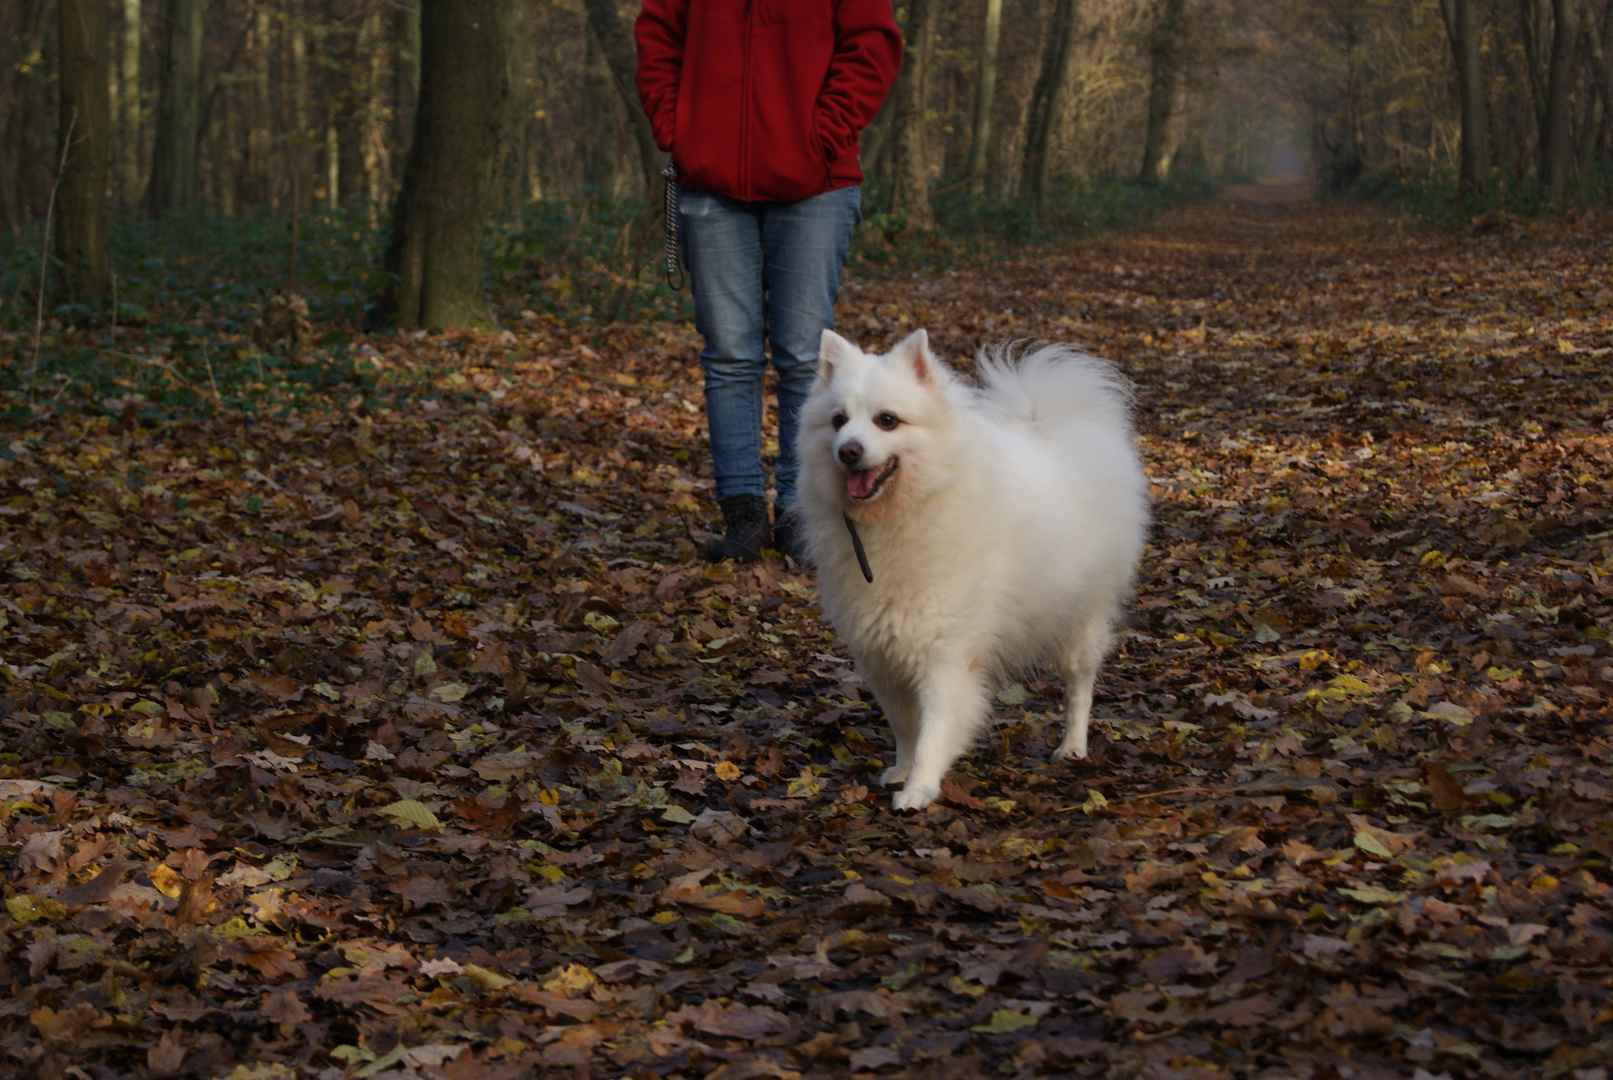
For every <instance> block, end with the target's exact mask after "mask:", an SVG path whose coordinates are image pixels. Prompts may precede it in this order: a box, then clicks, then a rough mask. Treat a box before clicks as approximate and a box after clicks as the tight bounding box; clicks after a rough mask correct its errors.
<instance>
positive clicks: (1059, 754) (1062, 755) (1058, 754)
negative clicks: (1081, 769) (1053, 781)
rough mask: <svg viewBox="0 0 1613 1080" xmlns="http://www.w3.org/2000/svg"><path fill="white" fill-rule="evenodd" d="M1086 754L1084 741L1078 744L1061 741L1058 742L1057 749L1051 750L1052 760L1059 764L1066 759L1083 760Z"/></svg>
mask: <svg viewBox="0 0 1613 1080" xmlns="http://www.w3.org/2000/svg"><path fill="white" fill-rule="evenodd" d="M1086 756H1087V746H1086V743H1085V742H1082V743H1080V744H1076V743H1072V742H1063V743H1060V744H1059V747H1058V749H1057V750H1054V751H1053V760H1054V761H1056V762H1058V763H1059V764H1061V765H1062V764H1064V763H1065V762H1067V761H1085V760H1086Z"/></svg>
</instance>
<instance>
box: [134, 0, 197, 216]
mask: <svg viewBox="0 0 1613 1080" xmlns="http://www.w3.org/2000/svg"><path fill="white" fill-rule="evenodd" d="M203 3H204V0H166V3H165V4H164V5H163V24H164V25H163V48H162V68H161V71H160V73H159V76H158V89H157V145H156V148H155V150H154V152H153V154H152V160H151V188H150V191H149V193H148V203H149V208H150V210H151V216H152V217H163V216H165V215H167V214H169V213H171V212H173V211H175V210H180V209H183V208H184V207H187V206H189V205H190V204H191V203H193V202H195V201H196V145H197V134H198V128H199V126H200V124H201V110H202V78H201V75H202V8H203Z"/></svg>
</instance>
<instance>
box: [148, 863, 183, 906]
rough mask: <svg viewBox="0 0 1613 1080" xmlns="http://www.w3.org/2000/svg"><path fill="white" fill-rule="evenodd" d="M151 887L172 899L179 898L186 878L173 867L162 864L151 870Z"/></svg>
mask: <svg viewBox="0 0 1613 1080" xmlns="http://www.w3.org/2000/svg"><path fill="white" fill-rule="evenodd" d="M151 887H152V888H154V889H156V890H157V891H158V892H160V893H162V894H163V895H164V896H166V897H169V898H171V899H176V900H177V899H178V898H179V894H180V892H181V891H182V890H183V889H184V888H185V879H184V878H182V877H180V876H179V873H178V871H176V870H175V869H174V868H173V867H171V866H167V865H162V866H158V867H157V868H156V869H155V870H153V871H152V872H151Z"/></svg>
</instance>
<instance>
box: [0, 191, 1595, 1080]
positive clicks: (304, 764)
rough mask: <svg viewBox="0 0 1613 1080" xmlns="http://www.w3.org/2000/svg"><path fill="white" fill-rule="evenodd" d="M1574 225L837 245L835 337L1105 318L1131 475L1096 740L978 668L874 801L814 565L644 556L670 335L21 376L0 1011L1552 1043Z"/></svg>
mask: <svg viewBox="0 0 1613 1080" xmlns="http://www.w3.org/2000/svg"><path fill="white" fill-rule="evenodd" d="M1608 235H1609V229H1608V228H1607V224H1606V223H1605V222H1598V221H1594V220H1587V221H1582V222H1578V223H1574V224H1572V225H1567V226H1561V227H1523V226H1517V227H1513V228H1512V229H1511V231H1509V232H1507V233H1504V234H1494V235H1488V236H1483V237H1472V236H1465V235H1440V234H1431V233H1427V232H1422V231H1418V230H1416V229H1414V228H1412V227H1411V226H1410V225H1409V224H1408V223H1406V222H1405V221H1403V220H1400V219H1396V218H1393V217H1389V216H1387V215H1385V214H1383V213H1382V212H1380V211H1378V210H1375V209H1373V208H1370V207H1363V206H1358V205H1350V204H1329V205H1312V204H1304V203H1293V202H1282V201H1273V202H1271V203H1266V204H1260V205H1253V204H1250V203H1248V202H1247V201H1235V202H1232V203H1226V202H1222V203H1212V204H1205V205H1202V206H1194V207H1187V208H1183V209H1181V210H1179V211H1176V212H1174V213H1172V214H1170V215H1168V216H1167V217H1165V218H1164V219H1162V220H1161V221H1159V222H1158V223H1156V225H1155V226H1154V227H1153V228H1151V229H1149V230H1147V231H1146V232H1143V233H1139V234H1135V235H1117V236H1107V237H1103V238H1100V239H1098V240H1095V241H1093V242H1090V243H1086V244H1082V245H1079V246H1076V247H1072V248H1065V249H1058V250H1046V251H1037V252H1032V253H1027V255H1026V256H1025V257H1024V258H1022V259H1019V260H1015V261H1010V262H1004V263H996V264H991V265H985V266H972V267H960V268H958V269H957V270H956V271H955V272H950V273H948V272H943V273H939V274H930V275H925V276H922V277H913V278H904V279H893V280H884V281H868V280H857V279H854V280H852V281H851V282H849V283H848V286H847V289H846V293H845V297H844V301H843V304H842V308H841V326H842V328H843V329H845V330H846V331H847V332H848V333H850V334H852V335H853V336H854V337H857V338H858V339H859V340H860V341H861V342H862V343H863V344H864V345H866V346H870V347H881V346H884V345H887V344H888V343H890V342H891V341H893V340H895V339H896V338H898V337H899V336H901V335H902V334H904V333H906V332H907V331H909V330H911V329H912V328H913V327H915V326H919V325H924V326H928V327H929V328H930V329H931V331H932V333H933V335H934V338H935V340H936V341H937V343H938V345H939V347H940V348H941V349H942V351H943V352H944V353H945V354H946V355H948V356H950V357H958V356H965V357H966V356H968V355H969V354H970V353H971V352H972V351H973V349H974V348H975V347H976V346H977V345H978V344H980V343H981V342H989V341H998V340H1005V339H1015V338H1022V337H1041V338H1058V339H1064V340H1070V341H1074V342H1077V343H1080V344H1082V345H1084V346H1086V347H1088V348H1091V349H1092V350H1093V351H1095V352H1098V353H1101V354H1102V355H1105V356H1108V357H1111V358H1113V359H1114V360H1115V361H1116V362H1117V363H1119V364H1121V365H1122V366H1123V367H1124V368H1125V370H1126V371H1127V372H1128V373H1129V374H1130V375H1131V376H1132V378H1133V379H1134V380H1135V382H1136V385H1137V393H1138V425H1139V438H1140V446H1141V450H1142V453H1143V455H1144V458H1145V461H1146V464H1147V468H1148V470H1149V474H1150V476H1151V477H1152V478H1153V481H1154V489H1153V495H1154V500H1155V510H1156V517H1157V525H1156V528H1155V531H1154V535H1153V538H1152V542H1151V544H1150V546H1149V548H1148V551H1147V552H1146V554H1145V557H1144V560H1143V565H1142V567H1141V571H1140V576H1139V581H1138V588H1137V598H1136V603H1135V612H1134V614H1133V615H1132V616H1131V618H1130V620H1129V622H1128V625H1127V626H1126V627H1125V628H1124V629H1123V631H1122V633H1121V635H1120V640H1119V643H1118V647H1117V650H1116V652H1115V654H1114V656H1112V657H1111V659H1110V661H1109V663H1108V664H1107V666H1106V667H1105V669H1104V673H1103V676H1102V678H1101V679H1100V682H1099V686H1098V697H1099V703H1098V709H1097V712H1098V715H1099V716H1101V717H1104V718H1106V719H1105V720H1103V721H1101V722H1099V723H1097V724H1096V725H1095V728H1094V736H1095V737H1094V741H1093V756H1092V758H1091V760H1090V761H1087V762H1084V763H1081V764H1079V765H1076V766H1059V767H1055V766H1052V765H1050V764H1048V763H1047V753H1048V750H1049V749H1050V747H1051V745H1052V744H1053V743H1054V742H1056V739H1057V724H1058V713H1059V709H1060V687H1059V686H1058V685H1057V683H1056V681H1054V680H1051V679H1049V678H1046V677H1043V676H1041V675H1040V674H1037V673H1030V674H1028V675H1027V676H1026V677H1025V678H1024V679H1023V680H1022V681H1021V682H1020V683H1017V684H1015V685H1014V686H1012V687H1009V688H1007V689H1006V690H1005V691H1004V692H1003V694H1002V695H1001V696H1000V697H999V699H998V701H999V707H998V720H999V726H998V727H997V729H996V730H995V732H994V733H993V735H992V736H991V738H990V739H989V740H988V742H987V744H986V745H983V746H982V747H981V748H980V749H979V750H978V751H977V752H976V753H975V754H973V755H972V756H971V757H970V758H968V759H967V760H966V761H964V762H962V763H960V766H959V768H958V769H957V770H956V771H955V772H954V774H953V776H952V777H950V778H949V779H948V781H947V783H946V786H945V788H944V792H943V798H942V800H941V801H940V802H938V803H937V804H936V805H935V806H934V807H932V808H931V809H930V811H929V812H927V813H923V814H909V815H897V814H894V813H893V812H892V811H891V810H890V802H889V795H888V794H886V793H884V792H881V791H879V790H877V789H873V788H872V787H871V782H872V778H873V777H874V776H876V775H877V773H878V771H879V770H880V769H881V768H883V766H884V764H885V763H887V762H888V760H889V758H890V756H891V753H892V746H891V740H890V736H889V733H888V731H887V730H886V728H885V725H884V723H883V721H882V719H881V717H880V716H879V714H878V712H877V710H876V709H875V708H874V707H873V705H872V704H871V702H870V700H869V697H868V694H867V693H866V691H865V689H864V688H863V687H862V685H861V683H860V681H859V679H858V678H857V676H856V674H855V672H854V671H853V669H852V667H851V665H850V664H849V663H848V662H847V659H846V657H845V656H844V655H842V654H840V653H839V651H838V649H837V646H836V645H835V643H834V642H833V640H832V638H831V637H830V636H829V635H827V634H826V632H825V627H824V626H823V625H822V623H821V621H820V620H819V618H818V614H817V611H816V608H815V606H814V593H813V583H812V580H811V577H810V576H809V575H807V574H804V573H800V572H797V571H795V570H793V569H792V568H790V567H788V566H786V565H784V564H783V563H782V562H780V561H779V560H777V559H772V560H769V561H767V562H764V563H762V564H759V565H757V566H755V567H748V568H741V567H735V566H732V565H723V566H716V567H708V566H707V565H705V564H704V563H702V562H700V561H698V559H697V558H696V557H695V554H694V550H695V543H696V542H698V541H700V540H703V539H705V538H706V536H707V535H708V534H706V533H704V532H702V531H701V530H700V528H699V524H700V523H701V522H707V523H709V522H711V521H712V520H713V511H712V508H711V506H710V501H709V480H708V479H706V476H705V473H706V466H705V465H704V462H705V448H704V432H703V426H704V425H703V422H702V419H701V415H700V408H699V404H698V403H699V401H700V391H699V371H698V367H697V365H696V364H695V363H694V361H693V348H694V344H695V342H694V339H693V332H692V330H691V329H690V328H688V327H687V326H680V325H634V326H619V327H611V328H606V329H602V330H598V331H596V332H593V333H592V334H591V335H589V336H587V337H586V338H585V336H584V333H583V332H582V331H583V329H584V328H581V327H572V326H563V325H560V324H542V325H538V326H537V327H535V328H531V329H524V330H523V331H522V332H520V333H518V334H517V333H512V334H509V335H503V336H486V337H479V336H475V335H464V334H444V335H435V336H429V337H425V338H421V339H416V340H404V339H401V338H396V337H387V338H380V339H375V340H374V341H373V342H372V347H373V348H374V349H375V350H376V352H375V355H376V356H377V358H378V359H377V361H376V362H377V363H379V364H380V365H382V366H384V367H385V368H386V370H387V371H389V372H398V373H406V372H411V371H412V372H422V373H433V374H430V375H429V376H424V375H422V376H419V378H429V379H430V380H431V381H430V382H421V381H418V378H413V377H411V379H404V378H403V376H402V375H399V376H398V378H399V379H400V380H402V381H399V382H397V383H390V382H387V381H385V380H383V383H382V388H383V390H384V389H386V388H388V387H390V386H396V387H397V388H398V390H399V391H400V392H399V394H398V396H397V398H396V399H395V400H393V402H392V404H391V405H390V406H389V407H385V408H381V407H371V408H364V409H359V408H358V407H357V406H353V407H352V411H349V408H340V407H338V408H333V409H331V410H330V411H329V412H326V413H310V414H306V415H301V416H293V417H290V418H281V419H276V418H272V417H265V418H260V419H258V420H254V421H250V422H248V421H245V420H243V419H242V418H235V417H231V418H227V419H224V420H214V421H209V420H191V419H184V420H177V421H168V422H153V423H146V422H141V421H140V420H138V418H137V414H136V413H135V412H134V411H133V410H128V411H123V410H119V411H116V412H115V413H114V414H113V415H109V416H100V415H96V416H86V415H82V414H76V413H71V412H59V413H57V414H55V415H54V416H53V417H51V418H49V419H46V420H42V421H40V422H39V423H37V424H35V425H33V426H31V427H30V428H29V429H28V431H27V433H26V438H25V439H18V440H16V441H14V442H12V443H11V445H10V447H9V449H8V455H9V456H8V457H6V458H5V459H4V467H3V469H4V471H3V472H0V479H3V480H4V483H5V503H4V505H3V507H0V515H3V516H0V567H3V569H4V571H5V580H4V582H3V583H0V599H3V601H4V603H3V608H4V615H3V618H0V642H3V651H4V656H5V659H6V662H7V664H8V665H9V668H8V675H9V677H8V679H7V683H6V686H5V689H4V694H5V696H4V698H3V699H0V723H3V725H4V731H5V739H6V742H5V747H4V749H5V752H6V755H7V756H5V757H4V758H3V759H0V795H3V797H4V800H5V802H4V807H5V812H4V814H3V815H0V828H3V829H4V837H3V842H4V844H5V845H6V849H7V850H8V851H9V852H11V853H12V859H11V862H10V864H9V868H8V871H7V876H6V879H5V883H4V891H5V896H6V910H7V912H8V913H9V916H10V920H9V921H8V922H6V923H4V924H3V925H0V949H3V952H0V965H3V968H4V970H0V975H3V976H4V977H5V978H6V980H7V981H8V982H9V983H10V985H12V987H13V995H12V998H11V1002H12V1003H11V1005H9V1006H8V1007H6V1008H4V1009H0V1030H3V1032H4V1034H3V1035H0V1053H3V1054H5V1055H7V1056H8V1059H9V1060H10V1061H11V1062H12V1063H13V1065H11V1066H8V1067H11V1068H15V1069H17V1070H19V1071H22V1072H24V1073H26V1074H27V1075H30V1076H38V1077H46V1076H50V1077H56V1076H63V1075H78V1074H77V1073H71V1074H70V1073H68V1071H67V1070H68V1068H69V1066H71V1065H77V1066H79V1067H80V1068H86V1067H90V1066H93V1068H89V1071H90V1072H91V1073H92V1074H93V1075H96V1076H101V1077H129V1076H134V1075H151V1076H174V1075H179V1074H180V1073H181V1072H184V1073H187V1074H189V1075H192V1076H197V1077H214V1076H224V1075H235V1076H237V1077H242V1078H244V1077H247V1076H258V1077H271V1076H273V1077H285V1076H290V1075H297V1076H310V1077H311V1076H322V1077H332V1078H334V1077H337V1076H343V1075H353V1076H359V1075H381V1076H387V1077H399V1076H403V1077H407V1076H430V1075H441V1076H444V1077H454V1078H458V1077H472V1076H476V1077H482V1076H494V1077H509V1078H511V1080H513V1078H515V1077H520V1076H528V1075H532V1073H533V1071H534V1070H541V1069H544V1068H548V1069H556V1068H558V1069H567V1070H572V1071H574V1072H576V1073H577V1074H578V1075H593V1076H625V1075H633V1076H638V1077H645V1076H650V1075H656V1076H707V1075H709V1076H712V1077H721V1078H725V1080H738V1078H742V1077H744V1078H748V1077H761V1076H769V1077H784V1078H790V1077H797V1076H799V1077H823V1078H825V1080H827V1078H829V1077H831V1076H839V1075H844V1074H846V1073H848V1072H851V1073H854V1074H874V1073H878V1074H879V1075H881V1076H934V1075H946V1076H976V1075H982V1076H983V1075H1010V1074H1012V1075H1032V1074H1037V1073H1045V1074H1047V1075H1057V1076H1071V1075H1081V1076H1116V1075H1120V1076H1140V1077H1150V1078H1164V1077H1205V1078H1212V1077H1213V1078H1223V1077H1232V1076H1238V1077H1246V1076H1255V1075H1270V1076H1299V1077H1307V1078H1309V1077H1324V1076H1326V1077H1332V1076H1340V1077H1352V1078H1368V1077H1411V1076H1412V1075H1413V1073H1414V1072H1415V1071H1416V1070H1419V1069H1420V1070H1423V1072H1424V1075H1439V1074H1445V1075H1449V1076H1453V1077H1456V1076H1461V1077H1471V1078H1477V1077H1481V1076H1507V1077H1530V1078H1535V1077H1551V1078H1557V1077H1563V1076H1566V1075H1568V1074H1569V1073H1571V1072H1572V1070H1574V1069H1582V1070H1589V1071H1587V1072H1582V1073H1581V1074H1580V1075H1584V1076H1590V1075H1595V1073H1596V1070H1597V1069H1598V1068H1599V1067H1600V1066H1602V1065H1604V1064H1605V1063H1607V1061H1608V1057H1609V1049H1610V1047H1609V1044H1608V1042H1607V1041H1606V1040H1605V1033H1606V1029H1605V1024H1606V1020H1607V1013H1606V1009H1607V1003H1608V996H1607V995H1608V990H1607V988H1608V986H1609V985H1610V979H1613V928H1610V927H1609V925H1608V921H1607V920H1608V915H1607V912H1608V911H1609V909H1610V901H1613V897H1610V896H1609V887H1608V882H1609V880H1610V871H1609V862H1610V858H1613V841H1610V840H1609V836H1610V835H1613V816H1610V807H1609V802H1610V800H1613V788H1610V785H1609V783H1608V780H1607V769H1608V766H1609V765H1610V764H1613V762H1610V756H1613V751H1610V749H1609V741H1610V739H1613V735H1610V733H1609V730H1608V716H1609V709H1608V697H1609V695H1610V694H1613V651H1610V630H1613V625H1610V600H1613V519H1610V518H1609V516H1608V510H1607V507H1608V505H1609V503H1610V501H1613V484H1610V480H1609V477H1610V474H1613V431H1610V430H1609V428H1608V423H1609V421H1610V420H1613V400H1610V398H1609V392H1610V391H1609V384H1608V380H1607V379H1606V378H1605V370H1606V367H1607V357H1608V356H1609V352H1610V349H1613V315H1610V298H1609V293H1608V286H1607V285H1606V276H1605V267H1604V266H1602V265H1601V263H1600V260H1602V259H1604V258H1605V255H1604V254H1602V253H1603V252H1605V250H1606V241H1607V237H1608ZM391 377H392V376H388V378H391ZM691 533H692V535H691ZM248 1065H251V1066H252V1067H253V1069H254V1070H255V1071H252V1070H248V1071H242V1072H234V1073H232V1070H234V1069H235V1068H236V1067H237V1066H242V1067H245V1066H248ZM277 1070H278V1071H277Z"/></svg>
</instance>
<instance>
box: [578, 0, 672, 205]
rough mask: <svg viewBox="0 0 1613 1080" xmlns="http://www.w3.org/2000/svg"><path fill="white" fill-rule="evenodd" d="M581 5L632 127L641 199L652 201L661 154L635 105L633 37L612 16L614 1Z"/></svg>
mask: <svg viewBox="0 0 1613 1080" xmlns="http://www.w3.org/2000/svg"><path fill="white" fill-rule="evenodd" d="M584 6H585V7H587V8H588V28H589V29H590V30H591V31H593V33H594V36H595V37H596V38H597V39H598V43H599V51H600V52H602V53H604V55H605V63H606V65H607V66H608V67H609V68H610V77H611V82H613V83H615V84H616V94H617V96H618V97H620V98H621V99H622V105H623V107H625V108H626V109H627V117H628V120H629V121H630V122H631V123H632V125H633V136H634V138H635V139H636V140H637V141H638V158H639V171H640V173H641V174H642V176H643V178H644V198H645V200H646V201H653V200H654V198H655V193H656V192H657V191H659V190H660V188H661V165H662V161H661V152H660V151H659V150H657V149H656V146H655V129H654V128H652V127H651V126H650V118H649V117H648V116H645V115H644V106H643V105H641V104H639V100H638V89H637V87H636V85H635V84H634V82H633V74H634V72H635V71H637V70H638V53H637V51H636V50H635V49H634V46H633V35H632V34H630V33H628V30H627V27H626V26H624V25H622V20H621V17H620V16H619V15H618V14H617V13H616V0H584Z"/></svg>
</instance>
